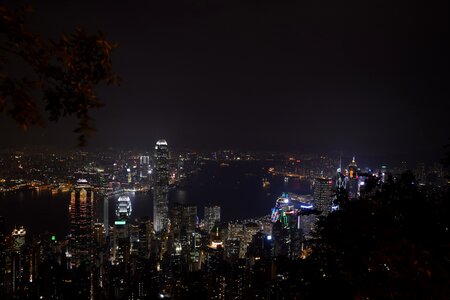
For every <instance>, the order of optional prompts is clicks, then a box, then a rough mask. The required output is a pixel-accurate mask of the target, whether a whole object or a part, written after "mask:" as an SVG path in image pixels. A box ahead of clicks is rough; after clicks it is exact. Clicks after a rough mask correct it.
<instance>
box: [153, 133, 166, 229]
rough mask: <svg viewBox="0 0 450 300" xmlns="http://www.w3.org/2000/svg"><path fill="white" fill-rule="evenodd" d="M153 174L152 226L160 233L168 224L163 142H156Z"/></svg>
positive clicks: (164, 146)
mask: <svg viewBox="0 0 450 300" xmlns="http://www.w3.org/2000/svg"><path fill="white" fill-rule="evenodd" d="M153 174H154V188H153V226H154V229H155V232H160V231H161V230H165V229H167V227H168V224H169V199H168V194H169V148H168V146H167V142H166V141H165V140H159V141H157V142H156V146H155V168H154V173H153Z"/></svg>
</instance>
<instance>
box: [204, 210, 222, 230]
mask: <svg viewBox="0 0 450 300" xmlns="http://www.w3.org/2000/svg"><path fill="white" fill-rule="evenodd" d="M204 217H205V221H204V223H205V230H206V231H207V232H210V231H211V229H213V227H214V225H215V224H216V223H219V222H220V206H218V205H213V206H205V216H204Z"/></svg>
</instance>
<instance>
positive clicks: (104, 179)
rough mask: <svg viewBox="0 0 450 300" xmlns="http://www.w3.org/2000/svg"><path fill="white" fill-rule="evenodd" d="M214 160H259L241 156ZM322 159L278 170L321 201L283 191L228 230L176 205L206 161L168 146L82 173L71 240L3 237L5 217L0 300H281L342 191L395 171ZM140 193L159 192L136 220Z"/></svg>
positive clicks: (214, 208)
mask: <svg viewBox="0 0 450 300" xmlns="http://www.w3.org/2000/svg"><path fill="white" fill-rule="evenodd" d="M213 156H214V158H215V159H222V160H241V159H242V160H244V159H247V160H252V159H255V158H254V156H251V155H248V154H247V155H244V154H235V153H233V152H231V151H223V152H215V153H214V155H213ZM207 159H210V158H207ZM107 160H108V159H107ZM320 161H321V162H322V163H323V166H321V168H319V169H320V170H319V169H316V168H315V167H313V166H311V167H310V168H309V171H307V172H305V170H300V168H299V163H300V160H297V159H290V158H289V159H287V160H285V163H283V164H282V165H279V166H278V167H276V168H271V169H269V173H272V174H276V175H282V176H286V177H287V178H289V177H292V176H298V177H300V178H308V179H309V180H311V184H312V185H313V193H312V194H310V195H296V194H292V193H283V194H282V195H280V196H279V197H278V198H276V199H274V200H275V204H274V207H273V208H272V210H271V212H270V214H268V215H266V216H262V217H260V218H254V219H249V220H235V221H230V222H223V220H222V219H221V207H220V206H219V205H217V204H211V205H208V206H205V207H204V210H203V212H204V217H203V219H201V220H200V219H199V217H198V215H199V213H198V209H199V207H197V206H196V205H195V204H192V203H190V204H185V203H169V199H168V193H169V188H170V186H171V185H172V184H173V183H174V182H176V181H180V180H182V179H184V178H187V177H188V175H189V173H190V172H193V170H195V169H196V168H197V167H198V156H197V154H195V153H190V154H188V155H185V156H180V159H179V160H178V161H175V162H174V160H171V156H170V153H169V146H168V144H167V142H166V141H165V140H159V141H157V143H156V145H155V149H154V153H153V155H139V156H135V158H134V159H133V161H132V162H130V161H126V160H122V161H119V162H116V161H115V162H113V163H111V164H110V165H111V169H107V168H104V169H101V170H97V172H92V173H91V172H90V170H89V169H84V171H85V172H82V173H79V174H78V176H73V177H72V178H65V180H68V179H71V181H70V182H71V183H70V190H71V192H70V206H69V208H68V209H69V215H70V230H69V232H68V234H67V237H64V238H57V237H56V236H55V235H54V234H42V235H40V236H38V237H29V236H27V232H26V228H23V227H19V228H15V229H14V230H13V231H12V233H11V234H6V235H4V228H3V227H4V221H3V218H2V217H1V216H0V250H1V251H0V298H1V299H79V300H81V299H156V298H160V299H164V298H170V299H194V298H195V299H246V298H250V297H251V298H255V299H282V298H283V295H281V294H280V293H281V291H282V290H281V289H280V286H282V284H283V282H284V281H285V279H286V276H288V273H283V271H282V270H283V268H284V267H285V266H286V261H287V262H288V261H293V260H299V259H304V258H306V257H307V256H308V255H309V254H310V252H311V247H310V246H311V243H313V241H314V231H315V224H316V222H317V221H318V220H319V219H320V218H321V217H326V216H327V215H328V214H330V213H332V212H333V211H335V210H337V209H339V197H340V195H341V194H345V195H346V197H347V199H349V200H350V201H351V200H355V199H357V198H358V197H359V196H360V195H361V194H362V193H364V192H365V186H366V184H367V183H368V182H369V181H374V180H375V182H376V183H377V184H378V185H379V184H380V183H382V182H383V181H384V180H386V178H387V176H388V170H387V169H386V168H385V167H382V168H380V169H379V170H375V171H372V170H361V169H360V168H358V166H357V163H356V160H355V158H353V159H352V161H351V162H350V163H349V164H348V166H347V167H345V168H343V167H342V165H341V163H340V162H339V166H338V167H337V168H336V164H335V165H334V168H333V166H332V165H333V161H331V160H326V159H323V158H320ZM334 162H335V161H334ZM73 164H74V165H75V163H73ZM119 164H120V168H119V167H118V165H119ZM91 167H92V168H99V166H91ZM114 169H115V170H114ZM331 169H334V170H333V171H332V170H331ZM336 169H337V170H336ZM324 170H325V172H324ZM91 171H92V169H91ZM77 172H79V170H78V171H76V172H75V173H77ZM416 173H417V174H416V177H417V178H418V180H419V184H421V183H422V184H424V183H425V182H427V180H436V177H432V176H431V177H430V176H429V174H430V173H428V175H426V174H425V168H424V167H420V168H419V169H418V171H417V172H416ZM427 176H428V177H430V178H428V177H427ZM440 176H443V174H440V175H439V177H438V178H440ZM427 178H428V179H427ZM433 178H434V179H433ZM40 180H44V179H42V178H41V179H40ZM137 187H141V188H142V187H147V188H146V191H148V192H150V193H152V195H153V216H152V218H150V217H143V218H133V217H132V216H133V213H132V212H133V206H132V201H131V200H130V197H129V194H128V193H129V192H130V191H136V189H137ZM111 199H113V200H114V201H111ZM110 205H114V211H115V214H114V216H109V206H110ZM99 207H101V208H100V209H99ZM268 213H269V212H268ZM111 219H112V220H113V221H112V222H110V220H111ZM283 266H284V267H283ZM286 297H288V295H285V297H284V298H286Z"/></svg>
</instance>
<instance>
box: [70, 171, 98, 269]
mask: <svg viewBox="0 0 450 300" xmlns="http://www.w3.org/2000/svg"><path fill="white" fill-rule="evenodd" d="M93 202H94V192H93V191H92V188H91V186H90V185H89V184H88V182H87V181H86V180H85V179H80V180H78V181H77V184H76V185H75V189H74V190H73V191H72V194H71V198H70V208H69V209H70V253H71V255H72V266H74V267H78V266H79V265H80V264H83V263H84V264H90V261H91V259H90V258H91V249H92V241H93V232H92V214H93Z"/></svg>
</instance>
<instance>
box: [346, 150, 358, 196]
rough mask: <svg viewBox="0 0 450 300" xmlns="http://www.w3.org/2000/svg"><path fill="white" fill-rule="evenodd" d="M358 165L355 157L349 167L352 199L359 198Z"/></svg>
mask: <svg viewBox="0 0 450 300" xmlns="http://www.w3.org/2000/svg"><path fill="white" fill-rule="evenodd" d="M357 170H358V165H357V164H356V160H355V157H354V156H353V159H352V162H351V163H350V164H349V165H348V183H347V185H348V189H347V190H348V196H349V198H350V199H353V198H356V197H358V196H359V187H358V174H357Z"/></svg>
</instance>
